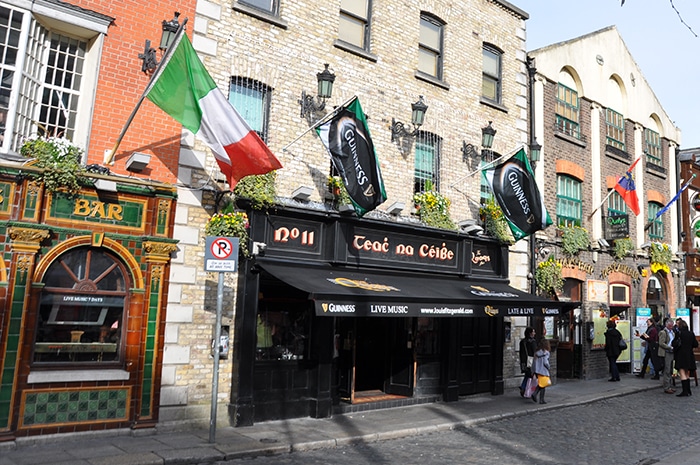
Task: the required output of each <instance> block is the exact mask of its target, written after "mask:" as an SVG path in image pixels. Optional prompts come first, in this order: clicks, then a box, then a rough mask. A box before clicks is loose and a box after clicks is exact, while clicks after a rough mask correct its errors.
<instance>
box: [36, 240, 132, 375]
mask: <svg viewBox="0 0 700 465" xmlns="http://www.w3.org/2000/svg"><path fill="white" fill-rule="evenodd" d="M127 276H128V275H127V273H126V269H125V267H124V265H123V264H122V263H121V262H120V261H118V260H117V259H116V258H115V257H114V256H112V255H111V254H110V253H109V252H107V251H106V250H104V249H97V248H88V247H84V248H78V249H74V250H71V251H69V252H67V253H65V254H64V255H61V256H60V257H59V258H58V259H57V260H56V261H55V262H54V263H52V264H51V265H50V266H49V268H48V269H47V271H46V275H45V279H44V289H43V291H42V293H41V298H40V306H39V316H38V319H37V320H38V321H37V332H36V342H35V344H34V362H35V363H37V364H41V363H81V364H83V363H90V362H92V363H110V362H111V363H115V362H119V361H120V359H121V354H122V352H123V350H122V349H123V344H122V337H121V332H122V328H123V327H124V309H125V308H126V306H127V289H128V286H127V284H128V283H127Z"/></svg>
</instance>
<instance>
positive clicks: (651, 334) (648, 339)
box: [636, 318, 661, 379]
mask: <svg viewBox="0 0 700 465" xmlns="http://www.w3.org/2000/svg"><path fill="white" fill-rule="evenodd" d="M639 337H640V338H642V340H643V341H644V343H645V345H646V350H645V353H644V360H643V361H642V371H641V372H640V373H639V374H638V375H636V376H637V377H639V378H644V374H645V373H646V372H647V365H648V364H649V360H651V367H652V371H654V375H653V376H652V378H651V379H659V371H660V369H661V364H660V363H659V347H658V346H659V332H658V331H657V329H656V322H655V321H654V319H653V318H649V319H648V320H647V330H646V331H645V332H644V333H642V334H641V335H640V336H639Z"/></svg>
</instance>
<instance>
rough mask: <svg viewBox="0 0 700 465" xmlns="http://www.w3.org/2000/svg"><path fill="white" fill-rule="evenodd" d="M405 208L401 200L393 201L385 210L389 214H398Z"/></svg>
mask: <svg viewBox="0 0 700 465" xmlns="http://www.w3.org/2000/svg"><path fill="white" fill-rule="evenodd" d="M404 208H406V204H405V203H403V202H394V203H392V204H391V205H389V208H387V210H386V211H387V212H388V213H389V214H390V215H400V214H401V212H402V211H403V209H404Z"/></svg>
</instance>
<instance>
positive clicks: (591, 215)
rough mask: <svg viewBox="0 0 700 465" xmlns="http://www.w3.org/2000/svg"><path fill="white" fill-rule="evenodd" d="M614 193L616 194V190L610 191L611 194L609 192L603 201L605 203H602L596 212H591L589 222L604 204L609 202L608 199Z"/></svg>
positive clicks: (596, 208)
mask: <svg viewBox="0 0 700 465" xmlns="http://www.w3.org/2000/svg"><path fill="white" fill-rule="evenodd" d="M613 192H615V189H610V192H608V195H606V196H605V198H604V199H603V201H602V202H600V205H598V206H597V207H595V210H593V211H592V212H591V214H590V215H588V219H589V220H590V219H591V218H593V215H595V212H597V211H598V210H600V207H602V206H603V204H604V203H605V202H606V201H607V200H608V198H609V197H610V196H611V195H612V193H613Z"/></svg>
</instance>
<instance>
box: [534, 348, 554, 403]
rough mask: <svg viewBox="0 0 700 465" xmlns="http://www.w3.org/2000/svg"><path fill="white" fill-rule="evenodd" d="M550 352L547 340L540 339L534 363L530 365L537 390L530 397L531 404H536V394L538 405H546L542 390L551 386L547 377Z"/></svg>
mask: <svg viewBox="0 0 700 465" xmlns="http://www.w3.org/2000/svg"><path fill="white" fill-rule="evenodd" d="M550 350H551V348H550V345H549V340H548V339H547V338H544V337H543V338H542V339H540V342H539V344H537V352H535V361H534V362H533V363H532V371H533V372H534V373H535V375H536V376H537V388H536V389H535V392H534V394H532V396H530V399H532V401H533V402H537V394H538V393H539V395H540V404H546V403H547V402H545V401H544V390H545V389H546V388H547V386H549V385H550V384H552V381H551V379H550V377H549V351H550Z"/></svg>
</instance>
